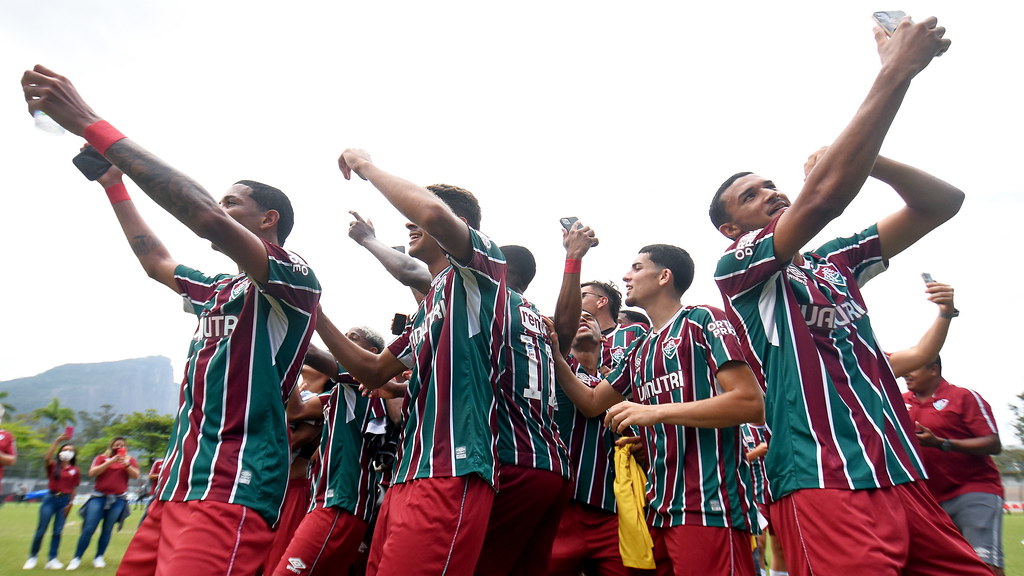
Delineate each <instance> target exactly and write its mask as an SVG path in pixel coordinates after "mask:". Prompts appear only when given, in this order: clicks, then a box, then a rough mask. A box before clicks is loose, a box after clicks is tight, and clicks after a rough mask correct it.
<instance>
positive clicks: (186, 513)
mask: <svg viewBox="0 0 1024 576" xmlns="http://www.w3.org/2000/svg"><path fill="white" fill-rule="evenodd" d="M273 539H274V533H273V532H271V531H270V527H269V526H268V525H267V522H266V521H265V520H264V519H263V518H262V517H261V516H260V515H259V514H257V513H256V512H255V511H253V510H252V509H251V508H247V507H245V506H242V505H240V504H227V503H224V502H212V501H209V500H190V501H188V502H161V501H159V500H158V501H155V502H153V503H152V505H151V506H150V507H149V512H148V513H147V514H146V519H145V520H144V521H143V522H142V525H141V526H139V529H138V531H137V532H136V533H135V537H134V538H132V542H131V544H130V545H129V546H128V550H127V551H126V552H125V553H124V558H122V559H121V565H120V567H118V569H117V573H118V574H120V575H122V576H154V575H155V576H180V575H181V574H225V575H249V574H256V573H257V572H258V571H259V569H260V566H261V565H262V564H263V560H264V559H265V558H266V556H267V548H268V547H269V546H270V543H271V541H272V540H273Z"/></svg>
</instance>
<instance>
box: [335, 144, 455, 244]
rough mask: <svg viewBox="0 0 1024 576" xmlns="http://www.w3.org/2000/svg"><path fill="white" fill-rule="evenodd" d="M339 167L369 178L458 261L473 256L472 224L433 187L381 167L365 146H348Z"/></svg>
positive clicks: (345, 174) (348, 175)
mask: <svg viewBox="0 0 1024 576" xmlns="http://www.w3.org/2000/svg"><path fill="white" fill-rule="evenodd" d="M338 167H339V168H340V169H341V173H342V175H344V176H345V179H346V180H348V179H350V178H351V177H352V172H355V173H356V174H358V175H359V177H360V178H362V179H364V180H369V181H370V183H371V184H373V185H374V187H376V188H377V190H379V191H380V193H381V194H383V195H384V197H385V198H387V200H388V202H391V204H392V205H393V206H394V207H395V208H397V209H398V211H399V212H401V213H402V214H403V215H404V216H405V217H406V218H408V219H409V220H410V221H412V223H413V224H416V225H417V226H419V227H420V228H422V229H423V230H424V231H426V233H427V234H430V235H431V236H432V237H433V238H434V240H436V241H437V243H438V244H440V245H441V248H442V249H444V251H445V252H447V253H448V254H450V255H451V256H453V257H455V259H456V260H457V261H459V262H469V260H470V259H471V258H472V256H473V241H472V239H471V238H470V235H469V225H468V224H466V223H465V222H463V221H462V219H461V218H459V217H458V216H456V215H455V213H454V212H452V211H451V209H450V208H449V207H448V205H447V204H445V203H444V202H443V201H442V200H441V199H440V198H438V197H437V196H435V195H434V194H433V193H432V192H431V191H430V190H427V189H426V188H424V187H422V186H417V185H416V184H413V183H412V182H409V181H408V180H405V179H404V178H399V177H398V176H395V175H393V174H389V173H388V172H385V171H383V170H381V169H380V168H378V167H377V166H376V165H375V164H374V163H373V161H372V160H371V159H370V155H369V154H368V153H367V152H366V151H365V150H358V149H354V148H349V149H348V150H345V151H344V152H343V153H342V154H341V157H340V158H338Z"/></svg>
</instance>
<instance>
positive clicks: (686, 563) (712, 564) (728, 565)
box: [651, 525, 754, 576]
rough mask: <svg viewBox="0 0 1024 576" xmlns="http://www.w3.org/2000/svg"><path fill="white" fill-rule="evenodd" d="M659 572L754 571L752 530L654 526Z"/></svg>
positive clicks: (720, 575) (730, 574)
mask: <svg viewBox="0 0 1024 576" xmlns="http://www.w3.org/2000/svg"><path fill="white" fill-rule="evenodd" d="M651 538H652V539H653V540H654V563H655V565H656V566H657V568H656V571H657V574H658V576H669V575H674V576H703V575H705V574H706V575H707V576H747V575H749V574H754V556H753V554H752V546H751V540H750V532H747V531H744V530H736V529H735V528H716V527H711V526H686V525H683V526H673V527H671V528H651Z"/></svg>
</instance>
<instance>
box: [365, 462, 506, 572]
mask: <svg viewBox="0 0 1024 576" xmlns="http://www.w3.org/2000/svg"><path fill="white" fill-rule="evenodd" d="M493 503H494V489H493V488H491V486H490V485H489V484H488V483H487V482H486V481H485V480H484V479H483V478H481V477H480V476H478V475H475V474H474V475H472V476H460V477H457V478H421V479H419V480H413V481H411V482H403V483H401V484H395V485H394V486H392V487H391V488H389V489H388V492H387V495H385V496H384V503H383V504H382V505H381V508H380V516H379V517H378V518H377V528H376V529H375V530H374V533H373V544H372V545H371V546H370V560H369V563H368V565H367V568H366V573H367V574H370V575H371V576H373V575H376V576H392V575H394V576H414V575H420V574H421V575H423V576H438V575H445V576H455V575H459V574H465V575H466V576H469V575H471V574H473V568H474V567H475V566H476V562H477V560H478V559H479V557H480V549H481V548H482V547H483V544H484V535H485V534H486V532H487V518H488V517H489V516H490V515H491V505H492V504H493Z"/></svg>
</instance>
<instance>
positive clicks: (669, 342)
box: [661, 336, 683, 358]
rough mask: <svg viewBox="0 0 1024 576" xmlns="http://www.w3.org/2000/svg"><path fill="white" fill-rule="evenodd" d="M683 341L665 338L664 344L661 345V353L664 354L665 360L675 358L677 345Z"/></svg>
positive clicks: (677, 338)
mask: <svg viewBox="0 0 1024 576" xmlns="http://www.w3.org/2000/svg"><path fill="white" fill-rule="evenodd" d="M682 341H683V339H682V338H680V337H679V336H676V337H675V338H666V339H665V343H664V344H662V345H661V351H662V352H664V353H665V358H675V356H676V351H677V350H678V349H679V344H681V343H682Z"/></svg>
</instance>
